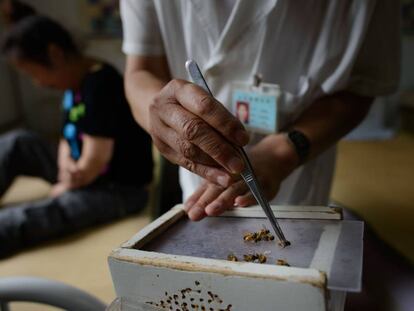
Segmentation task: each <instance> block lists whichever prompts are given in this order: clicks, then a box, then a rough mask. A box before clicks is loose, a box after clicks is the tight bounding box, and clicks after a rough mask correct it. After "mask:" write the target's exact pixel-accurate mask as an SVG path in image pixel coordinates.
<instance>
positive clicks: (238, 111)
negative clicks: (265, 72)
mask: <svg viewBox="0 0 414 311" xmlns="http://www.w3.org/2000/svg"><path fill="white" fill-rule="evenodd" d="M279 100H280V88H279V86H278V85H276V84H269V83H260V84H258V85H257V86H256V85H252V84H249V83H245V82H233V83H232V91H231V109H232V112H233V114H234V115H235V116H236V117H237V118H238V119H239V120H240V121H241V122H242V123H243V124H244V126H245V127H246V129H247V130H248V131H249V132H251V133H258V134H265V135H268V134H273V133H276V132H277V130H278V105H279Z"/></svg>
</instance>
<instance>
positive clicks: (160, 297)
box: [108, 205, 362, 311]
mask: <svg viewBox="0 0 414 311" xmlns="http://www.w3.org/2000/svg"><path fill="white" fill-rule="evenodd" d="M272 209H273V211H274V213H275V215H276V217H277V218H285V219H287V220H292V221H298V220H300V221H301V222H303V221H304V220H306V222H308V221H309V222H311V223H312V222H323V221H330V222H333V223H335V224H338V223H339V224H340V226H341V223H342V222H343V221H342V213H341V211H340V210H339V209H332V208H329V207H300V206H272ZM228 217H231V218H228ZM257 217H260V218H259V219H261V218H264V217H265V216H264V213H263V211H262V210H261V209H260V207H251V208H244V209H241V208H236V209H234V210H232V211H229V212H227V213H225V214H223V215H222V216H220V217H218V218H217V219H215V221H216V222H219V221H221V220H223V221H224V219H226V218H227V219H232V221H233V220H235V221H239V222H240V221H242V220H248V221H253V219H255V221H256V220H257V219H258V218H257ZM186 218H187V217H186V214H185V212H184V211H183V209H182V206H180V205H178V206H175V207H174V208H172V209H171V210H170V211H169V212H167V213H166V214H164V215H162V216H161V217H160V218H158V219H156V220H155V221H154V222H152V223H151V224H149V225H148V226H146V227H145V228H143V229H142V230H141V231H140V232H138V233H137V234H136V235H135V236H133V237H132V238H131V239H130V240H128V241H127V242H125V243H124V244H122V245H121V247H120V248H118V249H115V250H114V251H113V252H112V253H111V254H110V256H109V259H108V260H109V266H110V270H111V274H112V279H113V283H114V286H115V290H116V293H117V297H118V300H117V301H116V302H114V303H113V305H112V306H111V307H110V309H111V310H123V311H130V310H177V311H178V310H180V311H181V310H183V311H185V310H199V311H202V310H206V311H220V310H223V311H224V310H226V311H228V310H231V311H234V310H236V311H253V310H261V311H267V310H269V311H271V310H272V311H273V310H280V311H300V310H306V311H323V310H332V311H333V310H335V311H337V310H343V309H344V303H345V291H344V290H332V289H328V280H327V274H328V275H329V273H330V270H331V266H332V265H333V258H334V253H335V250H337V248H338V247H337V245H336V244H337V241H338V236H337V235H336V237H335V234H331V233H329V230H330V229H329V228H328V227H329V226H327V227H326V228H328V229H327V230H326V229H324V230H323V232H321V236H320V238H318V239H320V241H319V242H318V245H317V247H314V248H316V250H314V252H313V251H312V252H313V255H312V256H313V258H312V261H311V263H310V264H309V267H306V268H303V267H302V268H300V267H295V266H291V267H286V266H278V265H275V264H274V262H269V263H267V264H258V263H247V262H242V261H239V262H231V261H227V260H226V258H223V257H224V256H222V257H219V258H206V256H204V257H203V256H197V253H192V251H191V250H192V249H193V248H194V249H198V248H200V249H207V250H208V249H209V248H208V247H209V246H208V245H218V247H219V248H220V246H219V245H220V244H221V242H220V241H221V238H217V236H215V237H211V239H213V240H214V241H208V239H209V236H210V235H209V234H206V237H205V239H206V241H207V242H206V243H205V244H206V245H207V244H208V245H207V246H206V245H204V244H203V242H201V243H200V244H203V245H199V246H198V247H194V246H191V247H189V250H187V251H188V252H190V254H191V256H188V255H180V254H174V252H175V251H174V245H176V244H177V249H178V248H180V247H183V245H184V248H185V243H186V241H184V240H183V239H180V240H179V237H180V233H179V231H177V230H176V232H178V233H174V232H173V231H174V230H175V229H174V227H175V226H177V227H178V226H179V224H180V222H183V223H185V221H186V220H184V219H186ZM261 221H262V222H263V223H265V224H266V222H267V220H266V219H261ZM188 222H189V221H188ZM199 224H200V223H191V224H189V226H192V227H194V228H197V227H196V226H200V225H199ZM205 224H208V220H206V222H205ZM281 225H282V223H281ZM268 227H269V228H270V225H269V226H268ZM200 228H201V227H200ZM282 228H283V225H282ZM211 230H214V229H213V228H211ZM230 230H232V229H230ZM196 232H197V231H196ZM212 232H213V231H212ZM304 232H305V234H303V232H302V233H301V236H304V237H305V238H306V232H307V231H304ZM285 233H287V232H285ZM327 233H329V234H327ZM174 235H177V236H176V237H174ZM195 235H197V234H194V235H193V236H195ZM238 235H239V233H238ZM324 235H325V237H323V236H324ZM356 236H357V237H358V238H357V239H360V241H359V240H358V241H353V242H352V243H355V244H356V245H357V246H358V247H361V253H359V255H358V256H359V257H361V258H354V259H355V260H356V263H357V265H358V264H359V265H360V264H361V262H362V246H361V245H362V235H360V234H359V235H358V234H356ZM197 238H198V237H197ZM222 238H223V241H225V242H226V243H227V244H226V245H227V246H225V247H227V248H232V246H231V245H232V244H233V242H232V240H231V239H230V240H229V239H228V238H227V237H226V236H223V237H222ZM287 238H288V239H289V235H287ZM168 239H171V240H172V241H173V242H171V243H170V245H168V247H169V248H170V249H172V252H171V253H168V252H160V251H154V250H150V249H146V247H147V246H148V245H151V244H154V243H155V245H156V244H157V243H158V241H159V240H160V241H162V240H163V241H166V240H168ZM174 239H175V240H174ZM189 240H192V238H189ZM241 240H242V238H241ZM174 241H175V242H174ZM180 241H181V242H180ZM234 241H236V240H234ZM348 242H349V241H348ZM348 242H347V243H348ZM162 243H163V242H161V245H162ZM174 243H176V244H174ZM237 243H239V242H234V244H237ZM240 243H246V242H244V241H243V242H240ZM178 244H181V246H179V245H178ZM229 245H230V246H229ZM243 247H244V246H243ZM247 247H250V246H247ZM291 247H292V248H293V251H295V249H294V247H295V241H292V246H291ZM298 248H299V246H298ZM308 248H309V247H308ZM310 248H311V247H310ZM301 249H302V247H300V248H299V250H301ZM303 249H305V248H303ZM226 250H227V249H222V248H220V251H219V252H221V253H222V254H223V252H225V251H226ZM296 251H297V250H296ZM195 252H196V251H195ZM276 252H278V251H276ZM291 252H292V251H291ZM357 253H358V252H357ZM292 254H293V253H292ZM239 255H240V254H239ZM277 256H279V255H277ZM277 256H276V258H278V257H277ZM318 256H319V257H318ZM213 257H214V256H213ZM290 258H291V259H290V260H291V261H292V262H294V261H295V256H293V257H292V256H291V257H290ZM348 259H349V258H348ZM348 259H346V258H345V260H343V259H340V261H339V262H340V263H341V262H344V263H345V268H346V269H349V266H346V261H347V260H348ZM273 260H274V258H273ZM338 260H339V259H338ZM348 261H349V260H348ZM336 264H338V262H337V263H336ZM352 265H355V262H353V263H352ZM356 273H357V278H358V277H359V278H360V271H359V272H358V271H357V272H356ZM358 273H359V275H358ZM339 283H340V282H339ZM356 290H358V288H357V289H356Z"/></svg>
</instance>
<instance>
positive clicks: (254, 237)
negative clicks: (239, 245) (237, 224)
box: [243, 232, 258, 242]
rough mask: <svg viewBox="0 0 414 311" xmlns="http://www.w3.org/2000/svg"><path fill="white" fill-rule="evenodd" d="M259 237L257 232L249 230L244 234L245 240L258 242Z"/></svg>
mask: <svg viewBox="0 0 414 311" xmlns="http://www.w3.org/2000/svg"><path fill="white" fill-rule="evenodd" d="M257 239H258V234H257V232H247V233H245V234H244V236H243V240H245V241H253V242H257Z"/></svg>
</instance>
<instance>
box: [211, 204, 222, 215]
mask: <svg viewBox="0 0 414 311" xmlns="http://www.w3.org/2000/svg"><path fill="white" fill-rule="evenodd" d="M210 209H211V210H212V211H213V212H214V213H215V212H217V211H218V210H220V209H221V204H220V203H212V204H211V205H210Z"/></svg>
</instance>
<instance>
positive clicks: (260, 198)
mask: <svg viewBox="0 0 414 311" xmlns="http://www.w3.org/2000/svg"><path fill="white" fill-rule="evenodd" d="M185 68H186V69H187V72H188V74H189V76H190V78H191V79H192V80H193V83H195V84H197V85H198V86H200V87H201V88H203V89H204V90H205V91H206V92H208V93H209V94H210V96H213V94H212V93H211V91H210V89H209V87H208V85H207V82H206V80H205V79H204V77H203V74H202V73H201V71H200V68H199V67H198V65H197V63H196V62H195V61H193V60H188V61H187V62H186V63H185ZM234 147H235V148H236V149H237V150H238V151H239V153H240V155H241V157H242V159H243V161H244V164H245V167H246V168H245V170H244V171H243V172H241V176H242V178H243V179H244V181H245V182H246V184H247V185H248V186H249V189H250V191H251V192H252V193H253V196H254V197H255V199H256V201H257V202H258V203H259V204H260V206H261V207H262V209H263V211H264V212H265V214H266V216H267V218H268V219H269V221H270V223H271V225H272V227H273V229H274V230H275V233H276V236H277V237H278V238H279V244H280V245H281V246H282V247H286V246H288V245H290V242H289V241H288V240H286V238H285V236H284V234H283V231H282V229H281V228H280V226H279V223H278V222H277V219H276V217H275V215H274V214H273V211H272V209H271V207H270V205H269V202H268V201H267V200H266V198H265V197H264V195H263V192H262V190H261V188H260V186H259V183H258V181H257V178H256V176H255V174H254V171H253V167H252V165H251V163H250V160H249V158H248V157H247V154H246V152H245V151H244V149H243V148H242V147H238V146H234Z"/></svg>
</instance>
